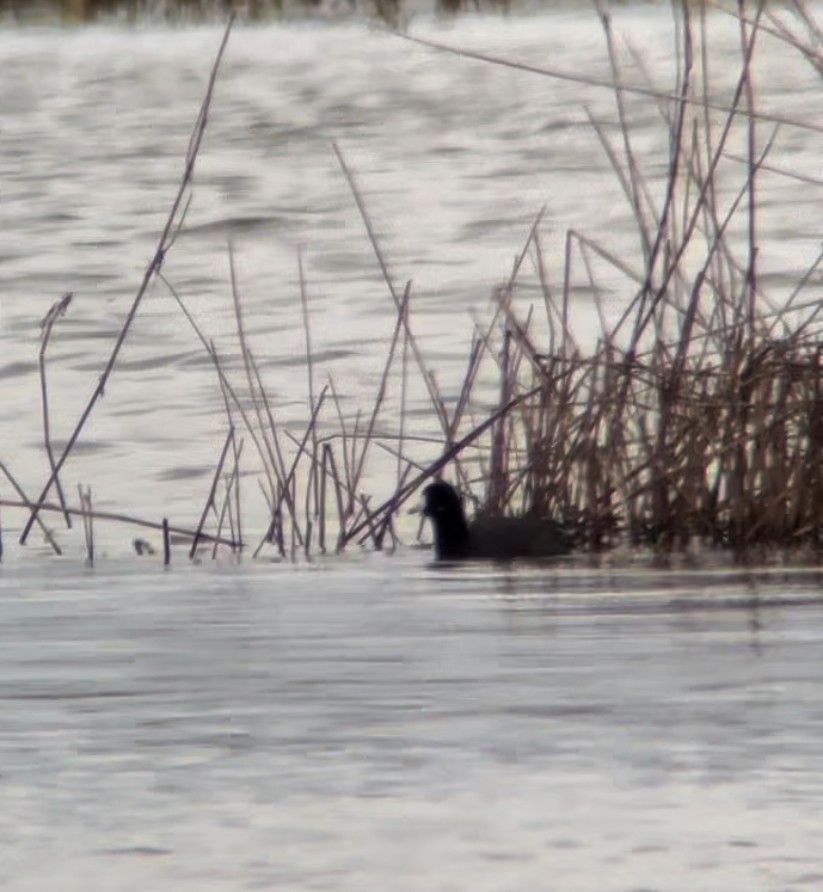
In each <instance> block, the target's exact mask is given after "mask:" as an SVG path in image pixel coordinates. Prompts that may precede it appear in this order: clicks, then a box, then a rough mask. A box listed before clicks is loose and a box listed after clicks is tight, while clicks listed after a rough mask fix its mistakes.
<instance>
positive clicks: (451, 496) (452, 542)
mask: <svg viewBox="0 0 823 892" xmlns="http://www.w3.org/2000/svg"><path fill="white" fill-rule="evenodd" d="M423 514H424V515H425V516H426V517H428V518H430V519H431V522H432V526H433V527H434V550H435V554H436V555H437V557H438V558H440V559H441V560H452V559H455V558H460V557H465V556H466V554H467V552H468V545H469V527H468V524H467V523H466V515H465V514H464V513H463V505H462V504H461V502H460V496H458V495H457V490H456V489H455V488H454V487H453V486H452V485H451V484H450V483H446V481H445V480H437V481H435V482H434V483H430V484H429V485H428V486H427V487H426V488H425V489H424V490H423Z"/></svg>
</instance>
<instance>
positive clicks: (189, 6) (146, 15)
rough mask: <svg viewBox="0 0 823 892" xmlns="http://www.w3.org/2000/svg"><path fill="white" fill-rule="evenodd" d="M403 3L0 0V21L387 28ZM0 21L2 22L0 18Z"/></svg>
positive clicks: (455, 4) (441, 2) (462, 3)
mask: <svg viewBox="0 0 823 892" xmlns="http://www.w3.org/2000/svg"><path fill="white" fill-rule="evenodd" d="M407 6H408V3H406V4H404V3H403V0H0V17H2V16H5V17H6V18H7V19H8V20H10V21H14V22H20V23H26V22H31V21H41V20H43V19H45V20H61V21H64V22H66V23H72V22H74V23H88V22H95V21H99V20H125V21H127V22H131V23H136V22H141V21H146V20H153V21H167V22H185V23H192V22H213V21H215V20H222V19H223V18H224V17H225V16H226V15H231V14H237V15H239V16H242V18H243V19H244V20H248V21H252V22H267V21H276V20H278V19H283V18H298V19H299V18H304V17H307V16H308V17H312V16H321V17H322V16H331V17H341V16H347V15H349V16H351V15H361V16H362V15H365V16H370V17H372V18H375V19H378V20H380V21H382V22H384V23H386V24H388V25H389V26H391V27H396V26H398V25H399V24H400V23H401V22H403V21H404V19H405V18H406V17H407V15H408V14H409V10H408V9H407ZM510 7H511V0H432V2H431V10H432V11H434V12H435V13H437V14H438V15H443V16H450V15H456V14H458V13H461V12H469V11H473V12H481V11H484V12H508V11H509V9H510ZM0 20H2V19H0Z"/></svg>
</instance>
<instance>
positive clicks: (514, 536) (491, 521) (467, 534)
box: [423, 480, 571, 561]
mask: <svg viewBox="0 0 823 892" xmlns="http://www.w3.org/2000/svg"><path fill="white" fill-rule="evenodd" d="M423 500H424V501H423V514H425V516H426V517H429V518H431V522H432V526H433V527H434V551H435V554H436V556H437V559H438V560H441V561H459V560H466V559H469V558H486V559H490V560H508V559H511V558H518V557H526V558H538V557H551V556H553V555H560V554H568V553H569V552H570V551H571V540H570V538H569V535H568V533H566V532H565V530H564V529H563V528H562V527H561V526H560V525H559V524H557V523H555V522H554V521H553V520H541V519H538V518H534V517H478V518H475V519H474V520H473V521H472V522H471V523H470V524H469V523H466V515H465V514H464V513H463V506H462V504H461V503H460V498H459V496H458V495H457V492H456V490H455V488H454V487H453V486H452V485H451V484H450V483H446V481H445V480H438V481H437V482H436V483H431V484H429V486H427V487H426V488H425V489H424V490H423Z"/></svg>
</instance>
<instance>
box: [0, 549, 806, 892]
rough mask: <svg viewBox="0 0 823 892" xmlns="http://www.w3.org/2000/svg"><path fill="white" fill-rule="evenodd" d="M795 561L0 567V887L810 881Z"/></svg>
mask: <svg viewBox="0 0 823 892" xmlns="http://www.w3.org/2000/svg"><path fill="white" fill-rule="evenodd" d="M822 583H823V577H821V574H820V573H818V572H809V573H805V574H804V573H797V572H795V573H786V572H780V571H775V572H772V573H765V572H761V573H746V572H742V571H734V570H715V571H714V572H707V571H691V572H687V571H683V570H681V571H679V572H672V571H670V570H667V571H661V570H655V569H653V568H651V567H649V566H642V565H640V566H635V567H632V568H631V569H630V570H629V569H622V570H618V569H609V568H608V567H606V568H592V567H586V566H584V565H580V566H574V565H570V564H566V565H558V566H555V567H553V568H548V567H544V568H539V569H538V568H532V569H531V570H529V569H526V568H521V569H520V570H517V571H515V570H509V571H506V570H502V569H496V570H492V571H488V569H486V570H483V571H482V572H481V570H480V569H479V568H464V569H462V570H458V569H451V570H447V571H443V570H436V569H434V568H432V567H430V566H427V565H426V564H425V562H424V560H423V559H421V558H418V557H416V556H415V555H414V554H413V553H412V554H410V555H407V556H406V558H401V557H395V558H388V557H379V556H375V557H373V558H371V559H369V560H359V561H352V562H350V563H349V564H347V565H345V566H342V567H341V565H340V564H339V563H335V564H334V565H327V566H322V565H321V566H316V567H314V568H311V569H305V570H302V571H301V570H298V569H295V568H289V569H282V568H271V567H263V566H256V567H251V566H245V567H242V568H229V569H225V571H224V572H219V571H216V570H215V569H214V568H213V567H207V568H200V567H193V568H191V569H190V570H176V571H174V572H173V573H166V574H164V573H162V571H160V570H151V571H145V572H140V573H138V572H132V573H128V572H126V571H124V569H123V568H122V567H121V568H118V569H117V570H109V571H108V572H106V571H101V570H96V571H94V572H88V573H83V572H77V571H75V572H72V573H68V574H66V573H65V572H64V571H61V570H58V569H57V567H56V565H55V566H52V567H50V568H48V569H46V570H45V571H44V570H43V569H42V568H38V569H37V570H36V571H31V570H25V569H23V568H19V567H18V568H16V569H11V570H9V569H7V570H5V571H4V572H3V574H2V576H0V594H2V602H0V603H2V615H3V621H2V623H0V702H2V710H0V748H2V774H0V885H2V887H3V888H7V889H13V890H15V892H17V890H42V889H50V890H60V892H63V890H84V889H107V890H109V889H110V890H141V892H145V890H166V889H179V890H241V889H271V890H274V889H277V890H280V889H284V890H285V889H289V890H291V889H335V890H364V889H397V890H421V892H422V890H466V889H478V890H489V892H493V890H494V892H496V890H501V889H504V890H522V892H531V890H535V892H543V890H564V892H566V890H591V892H602V890H621V892H637V890H661V892H663V890H666V892H669V890H695V889H701V890H702V889H707V890H708V889H711V890H730V892H732V890H734V892H737V890H742V889H758V890H787V889H792V890H794V889H796V890H806V889H819V888H821V886H823V865H821V860H820V842H819V835H820V808H821V804H823V781H822V780H821V778H822V777H823V773H821V767H823V766H821V754H820V739H821V731H822V730H823V701H821V697H820V685H821V682H823V660H821V646H823V621H822V620H823V590H822V589H821V584H822Z"/></svg>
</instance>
